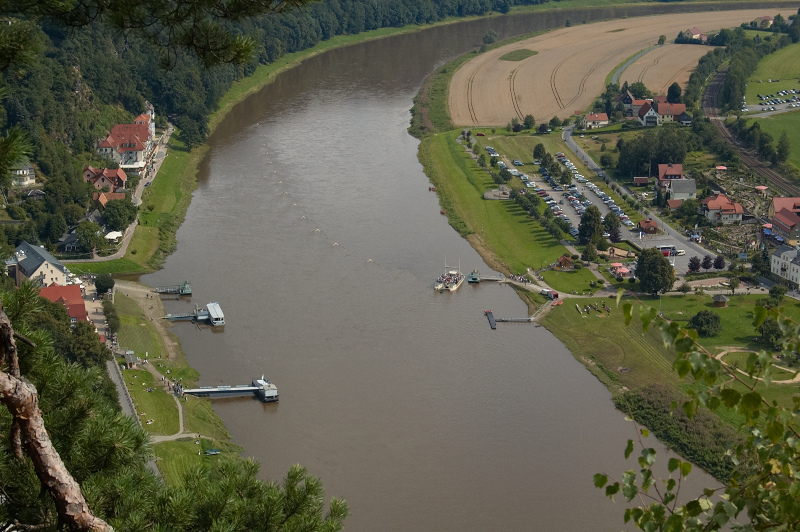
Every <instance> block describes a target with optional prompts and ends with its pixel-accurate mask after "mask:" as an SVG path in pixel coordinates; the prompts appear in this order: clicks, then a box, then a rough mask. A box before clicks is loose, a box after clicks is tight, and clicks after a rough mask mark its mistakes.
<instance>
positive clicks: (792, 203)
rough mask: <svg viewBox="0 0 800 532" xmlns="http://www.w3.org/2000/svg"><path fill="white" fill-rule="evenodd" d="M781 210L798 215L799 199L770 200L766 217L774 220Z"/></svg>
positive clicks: (799, 210) (799, 211)
mask: <svg viewBox="0 0 800 532" xmlns="http://www.w3.org/2000/svg"><path fill="white" fill-rule="evenodd" d="M783 209H787V210H789V211H792V212H793V213H795V214H800V198H772V202H771V203H770V204H769V209H768V210H767V217H768V218H774V217H775V214H776V213H779V212H780V211H782V210H783Z"/></svg>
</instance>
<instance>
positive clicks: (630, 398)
mask: <svg viewBox="0 0 800 532" xmlns="http://www.w3.org/2000/svg"><path fill="white" fill-rule="evenodd" d="M684 400H685V398H684V397H683V396H681V395H680V394H679V393H678V392H677V391H675V390H674V389H672V388H670V387H668V386H666V385H663V384H651V385H649V386H647V387H645V388H642V389H640V390H636V391H629V392H625V393H623V394H622V395H619V396H617V397H615V398H614V404H615V405H616V406H617V408H619V409H620V410H622V411H623V412H626V413H627V414H629V415H630V416H631V417H633V418H634V419H635V420H636V422H637V423H640V424H642V425H644V426H646V427H647V428H648V429H650V430H651V431H652V432H653V434H654V435H655V436H656V437H658V439H659V440H661V441H662V442H664V444H666V445H667V446H668V447H670V448H672V449H675V451H676V452H678V453H679V454H680V455H681V456H685V457H686V458H687V459H689V460H691V461H692V462H694V463H696V464H697V465H699V466H700V467H702V468H703V469H704V470H705V471H707V472H708V473H709V474H710V475H712V476H713V477H714V478H716V479H717V480H719V481H720V482H723V483H724V482H727V481H728V480H729V479H730V478H731V476H732V475H733V474H734V472H735V471H736V466H735V465H734V464H733V462H732V461H731V460H730V459H729V458H727V457H726V450H727V446H728V445H731V444H735V443H738V442H740V441H742V437H741V436H740V435H739V434H737V433H736V431H735V430H734V429H733V428H731V427H730V426H728V425H726V424H725V422H723V421H722V420H720V419H719V418H718V417H717V416H716V415H714V414H712V413H709V412H707V411H704V410H703V411H698V412H696V413H695V415H694V418H693V419H689V418H688V417H687V416H686V413H685V412H684V411H683V409H680V408H676V409H673V408H672V407H671V405H672V404H673V403H677V404H681V403H683V401H684Z"/></svg>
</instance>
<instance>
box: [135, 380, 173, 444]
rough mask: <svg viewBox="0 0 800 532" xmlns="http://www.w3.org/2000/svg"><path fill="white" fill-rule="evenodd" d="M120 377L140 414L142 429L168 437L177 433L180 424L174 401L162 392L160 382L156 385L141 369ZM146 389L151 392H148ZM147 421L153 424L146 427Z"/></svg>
mask: <svg viewBox="0 0 800 532" xmlns="http://www.w3.org/2000/svg"><path fill="white" fill-rule="evenodd" d="M122 376H123V378H124V379H125V384H126V385H127V386H128V391H129V392H130V394H131V398H132V399H133V404H134V406H135V407H136V412H137V414H140V416H139V417H140V419H141V420H142V427H144V429H145V430H147V431H148V432H150V433H151V434H164V435H169V434H175V433H176V432H178V430H179V428H180V424H179V423H178V409H177V408H176V407H175V399H174V398H173V397H172V396H171V395H168V394H167V393H166V392H165V391H164V389H163V388H162V387H161V382H160V381H158V383H156V381H155V379H154V378H153V375H152V374H151V373H150V372H149V371H147V370H141V369H126V370H124V371H123V372H122ZM148 388H149V389H151V390H152V391H151V392H148V391H147V389H148ZM142 412H144V414H143V415H141V414H142ZM148 419H152V420H153V423H151V424H150V425H148V424H147V423H146V421H147V420H148Z"/></svg>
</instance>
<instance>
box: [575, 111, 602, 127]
mask: <svg viewBox="0 0 800 532" xmlns="http://www.w3.org/2000/svg"><path fill="white" fill-rule="evenodd" d="M607 125H608V115H607V114H606V113H588V114H586V115H584V117H583V119H582V120H581V123H580V124H579V126H580V128H581V129H592V128H595V127H603V126H607Z"/></svg>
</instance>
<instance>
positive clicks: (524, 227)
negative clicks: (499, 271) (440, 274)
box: [420, 131, 566, 273]
mask: <svg viewBox="0 0 800 532" xmlns="http://www.w3.org/2000/svg"><path fill="white" fill-rule="evenodd" d="M459 134H460V132H456V131H451V132H448V133H445V134H439V135H434V136H431V137H426V138H425V139H424V140H423V141H422V143H421V144H420V161H422V163H423V166H425V172H426V174H427V175H429V176H431V181H432V182H433V183H434V184H435V185H436V188H437V193H438V194H439V198H440V203H441V205H442V208H444V209H445V210H446V211H447V215H448V217H449V219H450V223H451V225H453V227H455V228H456V230H457V231H459V232H460V233H461V234H462V235H463V236H466V235H470V234H474V236H475V237H476V238H478V239H479V240H480V241H481V242H482V243H483V246H484V247H485V248H487V249H490V250H492V251H494V254H495V258H496V260H497V261H499V262H500V263H501V264H502V265H504V266H505V267H506V269H507V270H508V271H509V272H512V273H524V272H525V271H526V270H527V268H528V267H534V268H541V266H542V265H543V264H549V263H551V262H554V261H555V260H556V259H557V258H558V257H559V256H560V255H562V254H563V253H564V252H565V251H566V249H565V248H564V246H562V245H561V244H560V243H559V242H557V241H556V240H555V239H553V237H551V236H550V234H549V233H547V232H546V231H545V230H544V229H543V228H542V227H541V226H540V225H539V224H538V223H536V222H535V221H534V220H533V219H531V218H530V217H529V216H528V215H527V214H526V213H525V212H523V211H522V209H521V208H520V207H518V206H517V205H516V204H515V203H513V202H511V201H492V200H485V199H483V193H484V192H485V191H486V190H490V189H492V188H496V187H497V185H496V184H495V183H494V181H492V179H491V177H490V176H489V174H488V173H487V172H486V171H485V170H483V169H481V168H480V167H479V166H478V165H477V164H476V163H475V161H474V160H473V159H472V158H471V157H470V156H469V155H468V154H467V152H466V151H464V148H463V147H461V145H459V144H458V143H457V142H456V140H455V139H456V137H457V136H458V135H459ZM532 149H533V148H532V147H531V152H532ZM527 159H530V156H528V157H527Z"/></svg>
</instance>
